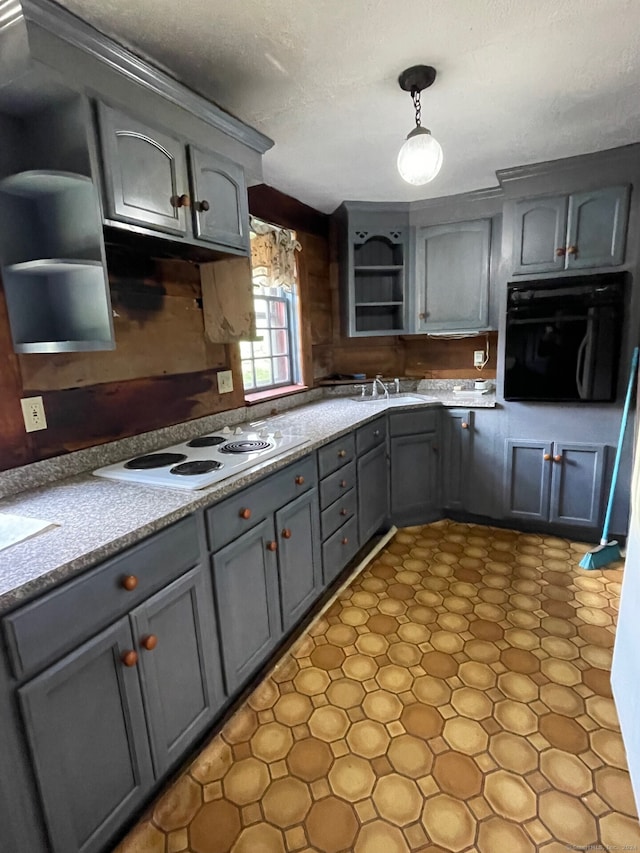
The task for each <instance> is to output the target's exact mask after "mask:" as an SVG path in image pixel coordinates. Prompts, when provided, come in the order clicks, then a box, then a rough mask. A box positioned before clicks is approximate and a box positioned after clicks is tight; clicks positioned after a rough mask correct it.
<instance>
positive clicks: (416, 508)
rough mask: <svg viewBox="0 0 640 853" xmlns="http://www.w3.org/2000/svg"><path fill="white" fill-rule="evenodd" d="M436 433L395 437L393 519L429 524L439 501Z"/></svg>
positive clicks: (392, 459)
mask: <svg viewBox="0 0 640 853" xmlns="http://www.w3.org/2000/svg"><path fill="white" fill-rule="evenodd" d="M438 497H439V496H438V455H437V447H436V433H427V434H422V435H403V436H398V437H396V438H392V439H391V520H392V522H393V523H394V524H398V525H401V526H403V525H407V524H425V523H426V522H428V521H432V520H433V518H434V517H435V515H436V511H437V508H438V505H439V499H438Z"/></svg>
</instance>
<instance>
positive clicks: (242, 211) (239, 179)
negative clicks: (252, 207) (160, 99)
mask: <svg viewBox="0 0 640 853" xmlns="http://www.w3.org/2000/svg"><path fill="white" fill-rule="evenodd" d="M189 163H190V166H191V181H192V185H193V194H194V197H193V200H192V205H191V210H192V212H193V231H194V234H195V236H196V237H197V238H198V239H199V240H205V241H207V242H209V243H215V244H216V245H222V246H233V247H235V248H236V249H242V250H244V251H247V252H248V251H249V209H248V201H247V186H246V181H245V175H244V169H243V168H242V167H241V166H238V164H237V163H234V162H233V161H232V160H228V159H227V158H226V157H222V156H221V155H220V154H214V153H212V152H211V151H204V150H203V149H201V148H197V147H196V146H195V145H190V146H189Z"/></svg>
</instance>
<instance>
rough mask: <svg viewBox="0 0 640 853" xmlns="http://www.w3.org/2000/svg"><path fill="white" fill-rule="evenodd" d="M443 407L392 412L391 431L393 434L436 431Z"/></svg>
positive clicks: (390, 416)
mask: <svg viewBox="0 0 640 853" xmlns="http://www.w3.org/2000/svg"><path fill="white" fill-rule="evenodd" d="M440 414H441V409H440V408H437V409H423V410H422V411H414V412H391V414H390V415H389V431H390V433H391V435H419V434H420V433H423V432H435V431H436V430H437V429H438V424H439V423H440Z"/></svg>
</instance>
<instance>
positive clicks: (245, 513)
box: [238, 507, 251, 519]
mask: <svg viewBox="0 0 640 853" xmlns="http://www.w3.org/2000/svg"><path fill="white" fill-rule="evenodd" d="M238 514H239V516H240V518H245V519H246V518H251V510H250V509H249V508H248V507H245V508H244V509H241V510H240V512H239V513H238Z"/></svg>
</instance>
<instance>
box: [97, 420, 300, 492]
mask: <svg viewBox="0 0 640 853" xmlns="http://www.w3.org/2000/svg"><path fill="white" fill-rule="evenodd" d="M308 440H309V439H307V438H305V437H304V436H301V435H291V434H283V433H282V432H280V431H279V430H269V429H259V428H253V427H251V426H250V425H249V426H247V425H246V424H245V425H241V426H238V427H231V428H230V427H224V429H221V430H220V431H219V432H212V433H207V434H206V435H200V436H197V437H196V438H192V439H189V440H188V441H184V442H181V443H180V444H172V445H171V446H170V447H164V448H163V449H162V450H157V451H154V452H153V453H146V454H144V455H143V456H136V457H135V458H133V459H128V460H126V461H124V462H116V463H115V464H113V465H105V466H104V467H103V468H98V469H97V470H96V471H94V472H93V473H94V474H95V475H96V476H97V477H108V478H109V479H112V480H124V481H126V482H129V483H142V484H144V485H147V486H158V487H160V488H171V489H188V490H190V491H195V490H196V489H204V488H206V487H207V486H212V485H213V484H214V483H219V482H220V481H221V480H224V479H226V478H227V477H232V476H234V475H235V474H239V473H241V472H242V471H247V470H248V469H250V468H253V467H254V466H255V465H256V464H257V463H259V462H264V461H265V459H269V458H270V457H272V456H277V455H278V454H280V453H282V452H283V451H285V450H291V449H292V448H294V447H299V446H300V445H303V444H306V443H307V442H308Z"/></svg>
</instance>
